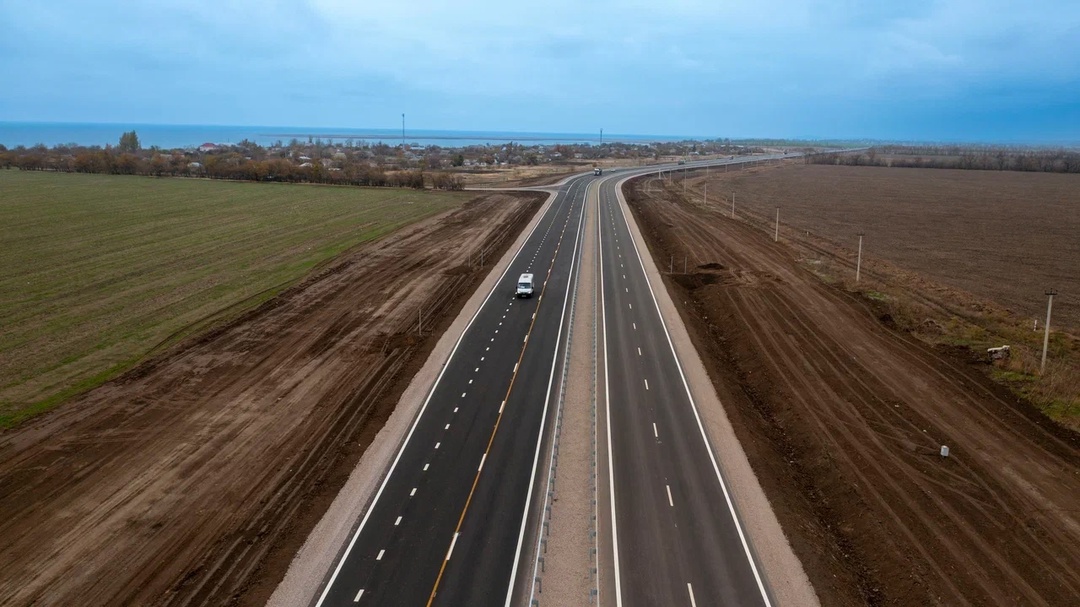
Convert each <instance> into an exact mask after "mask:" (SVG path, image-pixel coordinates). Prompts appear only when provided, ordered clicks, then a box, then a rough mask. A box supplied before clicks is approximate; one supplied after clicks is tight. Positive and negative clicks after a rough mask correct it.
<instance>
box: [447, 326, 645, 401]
mask: <svg viewBox="0 0 1080 607" xmlns="http://www.w3.org/2000/svg"><path fill="white" fill-rule="evenodd" d="M630 324H632V325H634V330H635V331H637V323H636V322H632V323H630ZM462 396H465V395H464V394H462Z"/></svg>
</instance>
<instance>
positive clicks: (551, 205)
mask: <svg viewBox="0 0 1080 607" xmlns="http://www.w3.org/2000/svg"><path fill="white" fill-rule="evenodd" d="M560 197H562V198H565V193H563V192H559V193H557V194H555V195H554V196H552V197H551V198H549V199H548V202H545V203H544V204H545V205H546V207H547V210H545V211H544V213H545V215H547V214H548V213H556V214H557V213H558V210H557V209H560V208H562V205H559V206H557V205H558V203H559V202H560V200H561V198H560ZM542 223H543V222H542V221H537V222H536V223H535V224H533V227H532V229H531V230H530V231H529V234H528V236H526V237H525V239H524V240H523V241H522V243H521V245H520V246H519V247H518V248H517V252H515V253H514V257H513V258H512V259H511V263H510V264H509V265H507V267H506V268H505V269H504V270H503V272H502V274H501V275H500V277H499V280H497V281H495V285H494V286H492V288H491V290H490V291H488V294H487V296H486V297H485V298H484V301H483V302H482V303H481V304H480V306H479V307H478V308H477V309H476V311H475V312H474V313H473V315H472V317H471V318H469V322H468V323H467V324H466V325H465V328H463V329H462V330H461V333H460V334H458V338H457V341H456V342H454V347H453V349H452V350H450V354H449V356H448V357H447V359H446V361H447V363H449V362H450V361H452V360H453V359H454V356H455V355H456V354H457V353H458V350H459V348H460V347H461V344H462V342H463V341H464V340H465V335H466V334H467V333H468V332H469V330H470V329H471V328H472V327H473V325H474V324H475V322H476V319H477V318H478V317H479V316H480V313H481V312H482V311H483V310H484V308H485V307H486V306H487V305H488V304H489V303H490V302H491V298H492V296H494V295H495V293H496V292H497V291H498V290H499V288H500V286H501V285H502V284H503V282H502V281H503V279H505V278H506V276H507V274H508V273H509V272H510V268H511V267H513V262H514V261H515V260H517V259H518V258H519V257H522V255H523V252H524V250H525V245H526V244H527V243H528V242H529V240H530V239H532V238H533V237H534V235H535V234H538V233H539V231H538V230H539V228H540V225H541V224H542ZM511 303H513V302H511ZM492 341H494V339H493V340H492ZM448 368H449V365H448V364H443V366H442V370H440V371H439V375H438V377H436V379H435V383H434V384H432V386H431V389H430V390H429V391H428V393H427V398H425V399H424V404H423V405H421V407H420V411H419V413H417V415H416V418H415V419H414V420H413V423H412V425H411V426H410V427H409V432H408V434H406V435H405V440H403V441H402V442H401V446H400V447H399V448H398V450H397V455H395V456H394V461H393V463H391V464H390V469H389V470H388V471H387V473H386V475H385V476H384V477H383V481H382V484H380V485H379V490H378V491H377V492H376V493H375V497H374V498H373V499H372V501H371V505H370V506H368V508H367V511H366V513H365V514H364V517H363V518H362V519H361V520H360V524H359V525H358V526H357V528H356V531H354V532H353V534H352V538H351V539H350V540H349V545H348V546H347V547H346V548H345V551H344V552H343V553H342V554H341V556H340V557H338V560H337V566H336V567H334V572H333V574H332V575H331V576H330V580H329V581H328V582H327V583H326V585H325V586H324V587H323V591H322V594H321V595H320V596H319V600H318V601H317V602H316V607H321V606H322V605H323V603H324V602H325V601H326V597H327V595H329V594H330V591H331V589H333V587H334V583H335V582H336V581H337V579H338V576H339V575H341V570H342V569H343V568H344V566H345V561H346V560H348V556H349V554H350V553H351V552H352V550H353V548H354V547H355V546H356V543H357V541H359V539H360V535H361V534H362V533H363V531H364V529H365V527H366V526H367V523H368V520H370V518H371V514H372V513H373V512H374V511H375V509H376V506H377V504H378V503H379V499H380V498H381V497H382V495H383V493H384V492H385V491H386V486H387V485H388V484H389V483H390V479H391V478H392V477H393V475H394V472H395V470H396V469H397V466H398V464H399V463H400V462H401V458H402V455H403V454H404V453H405V450H406V449H407V448H408V447H409V445H410V442H411V440H412V437H413V435H414V434H415V433H416V428H417V427H418V426H419V425H420V421H421V419H423V417H424V413H425V412H426V411H427V407H428V405H429V404H430V402H431V399H432V398H433V397H434V395H435V392H436V390H437V389H438V387H439V385H440V383H441V382H442V379H443V376H444V375H445V374H446V370H447V369H448Z"/></svg>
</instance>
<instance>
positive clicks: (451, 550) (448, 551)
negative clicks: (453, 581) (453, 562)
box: [446, 532, 459, 561]
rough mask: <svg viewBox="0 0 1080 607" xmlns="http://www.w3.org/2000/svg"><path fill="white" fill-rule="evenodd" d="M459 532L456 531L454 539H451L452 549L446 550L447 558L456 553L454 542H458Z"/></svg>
mask: <svg viewBox="0 0 1080 607" xmlns="http://www.w3.org/2000/svg"><path fill="white" fill-rule="evenodd" d="M458 535H459V534H458V533H457V532H455V533H454V539H452V540H450V549H449V550H447V551H446V560H448V561H449V560H450V555H451V554H453V553H454V544H456V543H457V537H458Z"/></svg>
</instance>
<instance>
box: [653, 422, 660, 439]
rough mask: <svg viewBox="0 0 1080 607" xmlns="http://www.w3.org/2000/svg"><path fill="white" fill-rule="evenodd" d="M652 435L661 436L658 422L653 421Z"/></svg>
mask: <svg viewBox="0 0 1080 607" xmlns="http://www.w3.org/2000/svg"><path fill="white" fill-rule="evenodd" d="M652 435H653V437H654V438H660V433H659V432H657V431H656V422H653V423H652Z"/></svg>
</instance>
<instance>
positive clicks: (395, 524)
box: [394, 516, 401, 527]
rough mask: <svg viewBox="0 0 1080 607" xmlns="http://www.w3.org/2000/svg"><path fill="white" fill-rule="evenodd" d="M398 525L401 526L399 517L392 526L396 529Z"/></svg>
mask: <svg viewBox="0 0 1080 607" xmlns="http://www.w3.org/2000/svg"><path fill="white" fill-rule="evenodd" d="M400 524H401V517H400V516H399V517H397V520H396V521H394V526H395V527H397V526H398V525H400Z"/></svg>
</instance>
